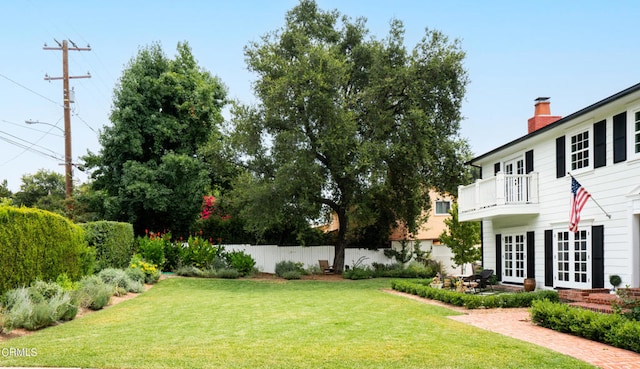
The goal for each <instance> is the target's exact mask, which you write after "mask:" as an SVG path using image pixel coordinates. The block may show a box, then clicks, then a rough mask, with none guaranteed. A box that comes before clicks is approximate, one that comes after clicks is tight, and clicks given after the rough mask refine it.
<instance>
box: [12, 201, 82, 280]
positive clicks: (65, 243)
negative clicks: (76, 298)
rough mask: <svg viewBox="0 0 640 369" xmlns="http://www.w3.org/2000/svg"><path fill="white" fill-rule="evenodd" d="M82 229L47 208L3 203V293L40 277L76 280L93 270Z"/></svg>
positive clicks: (44, 278) (42, 278)
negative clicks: (64, 276) (11, 205)
mask: <svg viewBox="0 0 640 369" xmlns="http://www.w3.org/2000/svg"><path fill="white" fill-rule="evenodd" d="M91 256H92V253H91V251H90V249H89V248H88V247H87V243H86V241H85V239H84V232H83V230H82V228H80V227H79V226H77V225H75V224H73V223H71V222H70V221H69V220H68V219H66V218H64V217H62V216H60V215H57V214H53V213H50V212H48V211H44V210H38V209H30V208H14V207H7V206H0V293H1V292H2V291H6V290H8V289H11V288H16V287H19V286H24V285H29V284H31V282H32V281H34V280H36V279H41V280H55V279H56V277H58V275H60V274H63V273H66V274H67V276H68V277H69V278H71V279H72V280H77V279H79V278H80V277H81V276H82V275H84V274H85V273H88V272H90V264H91V261H92V259H91Z"/></svg>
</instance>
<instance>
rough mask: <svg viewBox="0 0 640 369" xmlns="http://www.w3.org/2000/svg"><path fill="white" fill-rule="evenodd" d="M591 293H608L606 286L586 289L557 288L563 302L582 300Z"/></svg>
mask: <svg viewBox="0 0 640 369" xmlns="http://www.w3.org/2000/svg"><path fill="white" fill-rule="evenodd" d="M591 294H609V289H607V288H592V289H588V290H559V291H558V296H559V297H560V300H561V301H565V302H584V301H586V298H587V297H588V296H589V295H591Z"/></svg>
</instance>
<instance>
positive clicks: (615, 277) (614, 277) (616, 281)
mask: <svg viewBox="0 0 640 369" xmlns="http://www.w3.org/2000/svg"><path fill="white" fill-rule="evenodd" d="M609 283H611V285H612V286H613V291H614V292H615V290H616V288H618V286H619V285H620V284H621V283H622V278H620V276H619V275H617V274H612V275H610V276H609Z"/></svg>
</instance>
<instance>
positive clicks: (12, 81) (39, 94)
mask: <svg viewBox="0 0 640 369" xmlns="http://www.w3.org/2000/svg"><path fill="white" fill-rule="evenodd" d="M0 77H2V78H4V79H6V80H7V81H9V82H11V83H14V84H16V85H18V86H20V87H22V88H24V89H25V90H27V91H29V92H31V93H33V94H35V95H38V96H40V97H41V98H43V99H45V100H47V101H50V102H52V103H53V104H55V105H57V106H59V107H62V108H64V106H62V105H60V104H59V103H57V102H55V101H53V100H51V99H50V98H48V97H46V96H44V95H43V94H41V93H39V92H36V91H34V90H32V89H30V88H29V87H27V86H25V85H23V84H21V83H19V82H16V81H14V80H12V79H11V78H9V77H7V76H5V75H4V74H2V73H0Z"/></svg>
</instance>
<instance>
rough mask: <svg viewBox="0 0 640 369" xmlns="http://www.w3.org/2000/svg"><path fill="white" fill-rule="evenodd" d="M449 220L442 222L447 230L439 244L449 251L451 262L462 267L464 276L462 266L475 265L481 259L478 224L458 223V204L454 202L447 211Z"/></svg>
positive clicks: (443, 232) (463, 271) (441, 236)
mask: <svg viewBox="0 0 640 369" xmlns="http://www.w3.org/2000/svg"><path fill="white" fill-rule="evenodd" d="M449 214H451V218H447V219H445V220H444V224H445V225H446V226H447V229H445V230H444V231H442V234H440V242H442V243H443V244H445V245H446V246H447V247H448V248H450V249H451V253H452V254H453V257H451V260H452V261H453V262H454V263H455V265H456V266H459V267H462V273H463V274H465V270H464V265H465V264H469V263H471V264H472V263H475V262H477V261H479V260H480V258H481V257H482V249H480V247H479V246H478V245H479V244H480V223H479V222H462V223H461V222H460V221H458V203H457V202H454V203H453V206H451V209H449Z"/></svg>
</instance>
